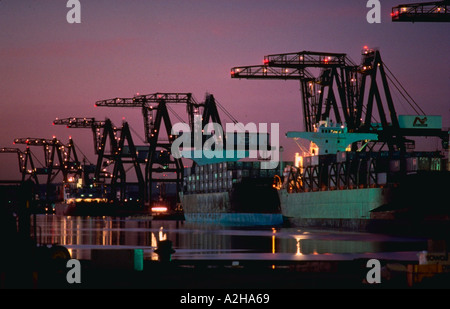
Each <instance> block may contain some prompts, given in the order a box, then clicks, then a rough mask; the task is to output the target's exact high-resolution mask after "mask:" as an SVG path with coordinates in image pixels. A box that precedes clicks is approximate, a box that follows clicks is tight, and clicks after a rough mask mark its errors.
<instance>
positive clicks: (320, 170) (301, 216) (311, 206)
mask: <svg viewBox="0 0 450 309" xmlns="http://www.w3.org/2000/svg"><path fill="white" fill-rule="evenodd" d="M400 117H401V116H400ZM286 135H287V137H288V138H304V139H307V140H309V141H311V147H310V151H309V153H306V154H304V155H300V154H298V153H297V154H296V158H295V163H294V164H293V165H291V166H286V168H285V169H284V173H283V174H284V175H283V176H284V181H283V183H282V184H281V185H280V186H279V188H278V189H279V190H278V194H279V197H280V207H281V210H282V214H283V216H285V218H286V219H287V221H288V222H290V223H291V224H292V225H295V226H314V227H329V228H344V229H351V230H365V231H380V230H381V231H393V232H398V231H400V230H403V231H409V232H411V231H412V230H416V231H417V229H429V228H437V227H438V226H441V227H442V226H447V227H448V224H449V222H450V221H449V218H450V208H449V207H448V199H447V197H446V195H447V193H446V189H447V187H448V184H449V183H450V173H449V171H448V162H447V161H446V159H444V157H443V154H442V153H441V152H439V151H434V152H429V151H428V152H427V151H420V152H419V151H411V152H406V151H405V152H400V151H364V150H361V151H351V149H350V147H348V146H350V145H351V143H354V142H356V141H365V142H366V143H368V142H370V141H376V140H377V138H378V136H377V134H374V133H349V132H348V131H347V128H346V126H345V125H342V124H333V123H331V122H329V121H325V122H322V123H321V124H320V125H319V126H318V129H317V130H316V132H288V133H287V134H286Z"/></svg>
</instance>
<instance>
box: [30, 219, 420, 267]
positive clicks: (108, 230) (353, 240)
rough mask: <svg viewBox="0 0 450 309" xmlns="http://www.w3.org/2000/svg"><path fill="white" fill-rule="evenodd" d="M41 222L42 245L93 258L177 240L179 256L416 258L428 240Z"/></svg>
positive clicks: (166, 224) (120, 222) (146, 223)
mask: <svg viewBox="0 0 450 309" xmlns="http://www.w3.org/2000/svg"><path fill="white" fill-rule="evenodd" d="M36 222H37V226H38V229H37V230H38V235H39V242H40V243H47V244H55V243H58V244H61V245H64V246H66V247H67V248H68V249H69V251H70V252H71V254H72V257H73V258H78V259H89V258H90V250H91V249H94V248H122V249H125V248H139V249H143V251H144V258H145V259H157V255H156V254H155V253H154V252H153V250H154V249H156V247H157V244H158V241H162V240H171V241H172V243H173V246H174V249H175V250H176V253H175V254H174V255H173V258H174V259H198V258H208V259H221V258H224V259H228V258H263V259H277V258H278V259H304V258H314V257H317V256H321V257H324V256H327V255H334V256H336V255H350V257H354V255H358V254H380V253H383V254H385V253H390V254H391V255H392V254H397V253H398V254H400V253H402V254H403V253H405V252H407V253H410V254H409V255H408V256H410V257H412V258H416V254H417V252H420V251H422V250H426V249H427V241H426V239H420V238H406V237H403V238H402V237H392V236H386V235H380V234H369V233H353V232H338V231H324V230H300V229H295V228H277V229H275V228H258V229H251V228H244V227H239V228H232V227H223V226H218V225H213V224H201V223H189V222H184V221H152V220H150V219H145V218H143V219H139V218H113V217H64V216H52V215H38V216H37V220H36ZM402 256H404V254H403V255H402Z"/></svg>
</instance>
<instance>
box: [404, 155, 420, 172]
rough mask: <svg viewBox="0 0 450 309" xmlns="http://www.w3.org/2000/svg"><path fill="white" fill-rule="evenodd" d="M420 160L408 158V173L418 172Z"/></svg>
mask: <svg viewBox="0 0 450 309" xmlns="http://www.w3.org/2000/svg"><path fill="white" fill-rule="evenodd" d="M418 161H419V159H418V158H416V157H411V158H406V171H407V172H417V169H418V166H419V164H418Z"/></svg>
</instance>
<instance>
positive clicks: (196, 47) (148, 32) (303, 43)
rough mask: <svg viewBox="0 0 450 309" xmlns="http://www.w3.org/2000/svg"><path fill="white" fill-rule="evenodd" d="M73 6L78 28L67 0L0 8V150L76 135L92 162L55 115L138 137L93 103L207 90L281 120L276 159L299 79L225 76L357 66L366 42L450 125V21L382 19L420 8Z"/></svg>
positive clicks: (230, 105)
mask: <svg viewBox="0 0 450 309" xmlns="http://www.w3.org/2000/svg"><path fill="white" fill-rule="evenodd" d="M80 2H81V23H80V24H69V23H68V22H67V20H66V14H67V12H68V11H69V10H70V9H69V8H67V7H66V3H67V1H66V0H40V1H32V0H20V1H17V0H15V1H13V0H2V1H0V72H1V76H0V102H1V112H0V128H1V131H0V147H13V144H12V142H13V139H14V138H18V137H39V138H51V137H52V136H53V135H56V136H57V137H58V138H59V139H60V140H62V141H63V142H67V140H68V137H69V136H72V137H73V138H74V141H75V143H76V144H77V145H78V147H79V148H80V149H81V150H82V151H83V153H85V154H86V155H87V156H88V159H89V160H90V161H92V162H95V156H94V154H93V143H92V136H91V132H90V130H82V129H67V128H65V127H63V126H52V121H53V120H54V119H55V118H57V117H59V118H66V117H95V118H97V119H99V120H104V119H105V118H106V117H108V118H110V119H111V120H112V121H113V122H114V123H115V124H117V125H120V123H121V122H122V118H123V117H125V119H126V120H127V121H128V122H129V124H130V125H131V126H132V127H133V128H134V130H135V131H136V132H137V133H139V135H140V136H144V134H143V120H142V117H141V112H140V110H139V109H118V108H105V107H94V103H95V102H96V101H97V100H102V99H109V98H114V97H132V96H133V95H134V94H136V93H140V94H149V93H154V92H191V93H193V95H194V96H195V98H196V99H197V100H198V101H202V100H203V99H204V96H205V93H206V92H209V93H212V94H214V96H215V97H216V99H217V100H218V101H219V102H220V104H222V105H223V106H225V107H226V109H227V110H228V111H229V112H231V114H233V116H234V117H235V118H237V119H238V120H239V121H241V122H244V123H248V122H255V123H259V122H265V123H273V122H276V123H280V140H281V144H282V145H283V146H284V148H285V149H286V151H285V153H284V159H292V158H291V156H293V154H294V152H295V151H296V146H295V143H293V142H292V141H289V140H288V139H286V138H285V137H284V136H285V135H284V133H285V132H286V131H290V130H291V131H292V130H300V129H302V127H303V125H302V116H301V95H300V92H299V88H300V85H299V82H298V81H274V80H262V81H255V80H245V79H243V80H238V79H231V78H230V69H231V68H232V67H235V66H244V65H259V64H262V60H263V57H264V55H268V54H277V53H287V52H298V51H303V50H309V51H324V52H337V53H347V54H348V55H349V56H350V58H351V59H353V60H354V61H355V62H356V63H359V62H360V58H361V50H362V48H363V46H365V45H367V46H369V47H372V48H378V49H379V50H380V51H381V55H382V58H383V60H384V62H385V63H386V64H387V65H388V67H389V68H390V69H391V71H392V72H393V73H394V74H395V76H396V77H397V79H398V80H399V81H401V83H402V84H403V86H404V87H405V88H406V89H407V90H408V92H409V93H410V94H411V96H412V97H413V98H414V99H415V101H416V102H417V103H418V104H419V105H420V106H421V107H422V109H424V110H425V112H426V113H427V114H429V115H442V117H443V126H444V127H450V104H449V103H450V33H449V24H448V23H414V24H413V23H393V22H391V19H390V12H391V8H392V7H393V6H396V5H399V4H403V3H415V2H420V1H417V0H414V1H407V0H401V1H400V0H398V1H395V0H389V1H383V0H382V1H380V2H381V13H382V18H381V23H380V24H369V23H368V22H367V20H366V14H367V12H368V11H369V8H366V3H367V1H365V0H344V1H336V0H317V1H312V0H311V1H306V0H302V1H300V0H277V1H273V0H272V1H266V0H239V1H237V0H226V1H216V0H209V1H208V0H190V1H187V0H148V1H144V0H134V1H133V0H132V1H125V0H122V1H118V0H117V1H116V0H81V1H80ZM397 97H398V96H396V95H394V96H393V99H394V101H397ZM396 107H397V112H398V114H411V113H412V112H413V111H412V110H411V109H408V108H406V105H403V104H396ZM222 117H223V121H224V122H227V121H229V120H228V119H227V118H226V117H225V116H224V115H222ZM135 143H137V144H142V141H140V138H139V137H137V136H135ZM18 147H19V148H23V149H24V148H25V147H24V145H18ZM33 150H34V149H33ZM34 151H35V152H36V153H37V152H38V149H36V150H34ZM39 151H40V150H39ZM0 156H1V157H0V167H1V172H0V179H19V178H20V175H19V172H18V164H17V158H16V156H14V155H12V154H0Z"/></svg>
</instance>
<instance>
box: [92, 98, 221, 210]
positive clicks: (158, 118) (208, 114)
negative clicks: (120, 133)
mask: <svg viewBox="0 0 450 309" xmlns="http://www.w3.org/2000/svg"><path fill="white" fill-rule="evenodd" d="M168 104H185V105H186V113H187V116H188V122H189V126H190V128H191V132H192V131H193V130H194V118H195V115H202V128H203V127H204V125H206V124H207V123H208V122H209V121H210V120H211V121H213V122H216V123H219V124H221V121H220V117H219V114H218V111H217V107H216V102H215V99H214V96H213V95H207V98H206V100H205V102H204V103H198V102H197V101H196V100H195V99H194V97H193V96H192V94H191V93H159V92H158V93H152V94H148V95H136V96H134V97H133V98H114V99H108V100H101V101H97V102H96V104H95V105H96V106H105V107H129V108H140V109H141V111H142V115H143V118H144V129H145V137H146V138H145V141H146V142H147V143H148V144H149V145H148V155H147V160H146V162H145V186H146V190H145V192H146V195H145V197H146V199H145V200H146V201H147V202H148V203H152V184H153V183H154V182H174V183H176V186H177V193H178V192H180V191H181V189H182V182H183V170H184V168H183V162H182V160H181V158H174V157H173V156H172V155H171V145H172V142H173V141H174V140H175V138H176V136H174V135H172V124H173V122H172V120H171V116H170V113H169V109H170V108H169V106H168ZM200 109H203V113H202V114H201V113H200ZM180 120H182V119H180ZM162 124H164V126H165V130H166V132H165V133H166V135H167V139H168V141H162V138H161V135H160V132H161V125H162ZM192 137H193V136H192ZM204 138H206V137H205V136H204ZM169 172H173V173H175V175H176V178H175V179H173V178H164V177H161V175H167V173H169ZM157 175H159V176H160V177H157ZM176 199H177V202H179V195H178V194H177V196H176Z"/></svg>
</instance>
